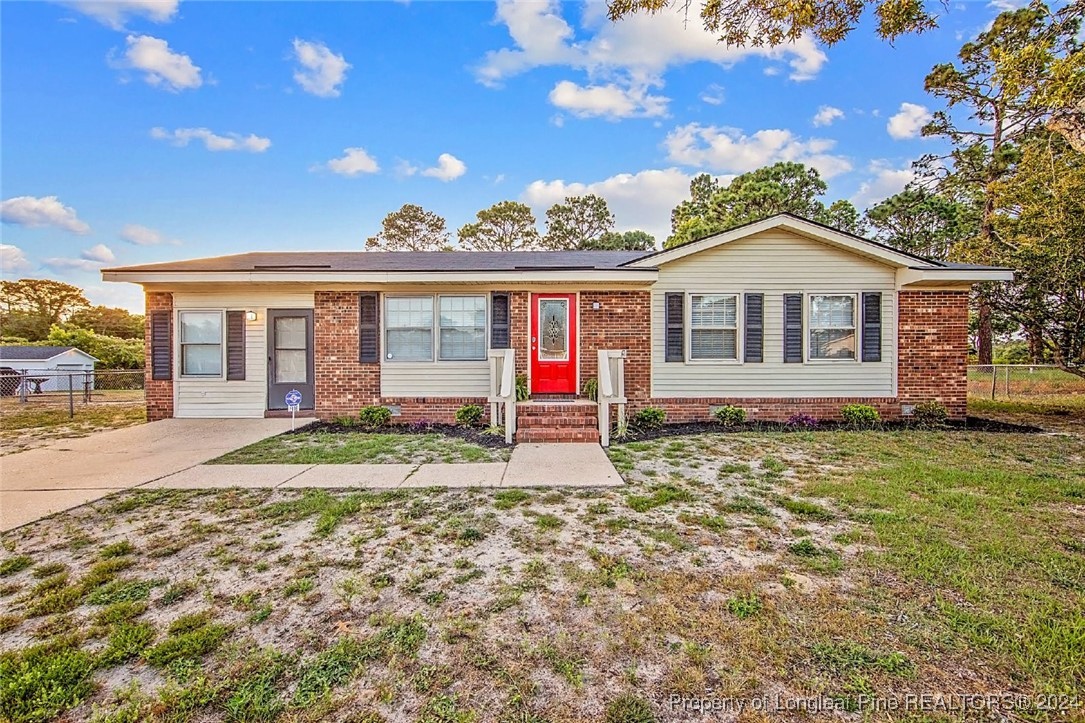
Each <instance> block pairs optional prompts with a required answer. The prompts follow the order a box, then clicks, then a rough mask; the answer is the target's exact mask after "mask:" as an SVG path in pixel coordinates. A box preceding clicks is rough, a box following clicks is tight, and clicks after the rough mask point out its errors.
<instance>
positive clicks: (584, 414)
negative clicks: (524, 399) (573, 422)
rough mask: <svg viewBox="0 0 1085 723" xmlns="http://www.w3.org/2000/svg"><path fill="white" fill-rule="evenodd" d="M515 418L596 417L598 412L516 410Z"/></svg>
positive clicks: (592, 410)
mask: <svg viewBox="0 0 1085 723" xmlns="http://www.w3.org/2000/svg"><path fill="white" fill-rule="evenodd" d="M516 416H517V417H597V416H599V410H598V409H596V408H595V407H591V408H589V409H531V410H528V409H517V410H516Z"/></svg>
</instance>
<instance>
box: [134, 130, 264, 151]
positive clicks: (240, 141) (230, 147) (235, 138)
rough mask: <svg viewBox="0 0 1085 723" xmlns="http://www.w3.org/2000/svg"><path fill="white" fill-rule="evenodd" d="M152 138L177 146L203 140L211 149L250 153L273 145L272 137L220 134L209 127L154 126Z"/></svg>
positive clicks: (205, 145)
mask: <svg viewBox="0 0 1085 723" xmlns="http://www.w3.org/2000/svg"><path fill="white" fill-rule="evenodd" d="M151 138H154V139H155V140H159V141H169V142H170V143H172V144H173V145H175V146H187V145H188V144H189V142H190V141H194V140H197V141H203V145H204V147H205V148H206V149H207V150H209V151H248V152H249V153H263V152H264V151H266V150H267V149H268V148H270V147H271V139H270V138H262V137H260V136H257V135H254V134H252V133H250V134H249V135H247V136H243V135H241V134H240V133H227V134H226V135H219V134H217V133H212V132H211V130H209V129H207V128H178V129H176V130H173V131H167V130H166V129H165V128H152V129H151Z"/></svg>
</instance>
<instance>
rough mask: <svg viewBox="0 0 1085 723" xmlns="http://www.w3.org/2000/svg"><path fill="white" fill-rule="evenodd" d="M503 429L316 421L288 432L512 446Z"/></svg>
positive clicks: (482, 445)
mask: <svg viewBox="0 0 1085 723" xmlns="http://www.w3.org/2000/svg"><path fill="white" fill-rule="evenodd" d="M501 429H502V433H501V434H490V433H488V432H487V431H486V427H461V426H459V425H457V424H428V423H425V424H422V423H416V424H390V425H388V426H387V427H380V428H379V429H365V428H364V427H360V426H358V425H356V424H351V425H346V424H338V423H337V422H314V423H312V424H309V425H306V426H304V427H300V428H298V429H295V430H292V431H290V432H286V434H308V433H310V432H323V433H325V434H443V435H444V436H446V437H457V438H459V439H462V440H465V441H467V442H471V443H472V444H477V445H478V446H480V447H489V448H491V449H497V448H500V447H511V446H512V445H511V444H505V434H504V427H502V428H501Z"/></svg>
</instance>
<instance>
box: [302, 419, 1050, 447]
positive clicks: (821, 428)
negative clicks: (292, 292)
mask: <svg viewBox="0 0 1085 723" xmlns="http://www.w3.org/2000/svg"><path fill="white" fill-rule="evenodd" d="M853 429H854V427H850V426H848V425H847V424H845V423H843V422H818V424H817V426H816V427H812V428H811V427H798V426H794V425H789V424H786V423H784V422H746V423H745V424H739V425H735V426H733V427H724V426H722V425H720V424H718V423H716V422H686V423H682V424H664V425H663V426H662V427H657V428H655V429H636V428H634V427H630V428H629V431H628V433H627V434H626V436H625V437H623V438H622V439H616V438H615V437H614V436H613V435H612V436H611V442H612V443H613V444H622V443H624V442H643V441H646V440H649V439H659V438H661V437H683V436H687V435H691V434H727V433H733V432H832V431H840V430H853ZM915 429H937V430H939V431H943V432H994V433H1001V434H1037V433H1039V432H1043V431H1044V430H1042V429H1040V428H1039V427H1032V426H1028V425H1024V424H1011V423H1010V422H1000V421H997V420H994V419H984V418H982V417H968V418H967V419H966V420H964V421H963V422H962V421H949V422H946V423H944V424H942V425H940V426H937V427H923V426H921V425H918V424H916V423H915V422H906V421H891V422H881V423H879V424H878V425H877V426H876V427H873V428H871V429H869V430H866V431H870V432H899V431H901V430H915ZM309 432H323V433H325V434H359V433H361V434H367V433H368V434H443V435H444V436H446V437H457V438H459V439H462V440H465V441H467V442H471V443H472V444H477V445H478V446H480V447H487V448H490V449H498V448H501V447H511V446H512V445H509V444H505V437H504V435H503V434H489V433H487V432H486V428H485V427H461V426H459V425H456V424H422V423H416V424H392V425H389V426H387V427H381V428H380V429H364V428H362V427H359V426H357V425H344V424H338V423H336V422H314V423H313V424H310V425H308V426H305V427H301V428H299V429H296V430H293V431H291V432H286V434H308V433H309Z"/></svg>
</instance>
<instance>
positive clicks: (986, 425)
mask: <svg viewBox="0 0 1085 723" xmlns="http://www.w3.org/2000/svg"><path fill="white" fill-rule="evenodd" d="M854 429H855V427H852V426H849V425H848V424H845V423H844V422H828V421H827V422H818V423H817V426H816V427H801V426H794V425H789V424H786V423H784V422H746V423H744V424H738V425H735V426H733V427H724V426H722V425H720V424H718V423H716V422H685V423H681V424H664V425H663V426H662V427H657V428H655V429H636V428H634V427H632V426H631V427H630V428H629V432H628V433H627V434H626V436H625V437H623V438H622V439H620V440H619V439H615V438H614V436H613V435H612V436H611V441H612V443H614V444H622V443H623V442H643V441H646V440H649V439H659V438H661V437H682V436H686V435H690V434H721V433H732V432H832V431H840V430H854ZM916 429H927V430H938V431H942V432H995V433H1002V434H1037V433H1039V432H1043V431H1044V430H1042V429H1040V428H1039V427H1032V426H1028V425H1024V424H1011V423H1009V422H1000V421H997V420H994V419H984V418H982V417H968V418H967V419H965V420H964V421H956V420H954V421H947V422H945V423H944V424H941V425H938V426H927V427H924V426H922V425H919V424H916V423H915V422H906V421H886V422H880V423H879V424H878V425H877V426H875V427H873V428H870V429H867V430H865V431H870V432H899V431H902V430H916Z"/></svg>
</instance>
